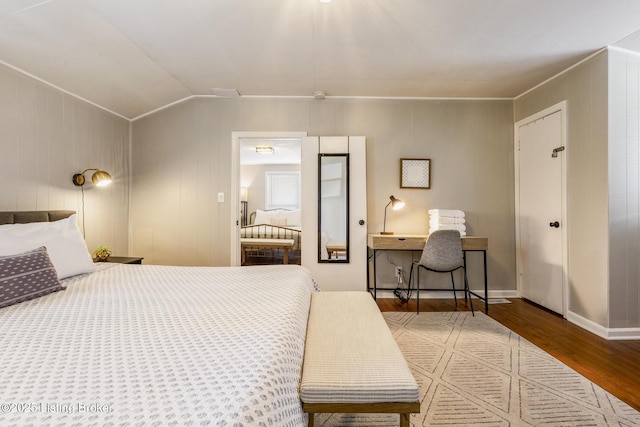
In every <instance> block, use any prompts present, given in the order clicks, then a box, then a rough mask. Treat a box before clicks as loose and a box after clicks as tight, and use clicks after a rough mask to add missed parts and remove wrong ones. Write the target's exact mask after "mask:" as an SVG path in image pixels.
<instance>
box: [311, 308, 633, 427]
mask: <svg viewBox="0 0 640 427" xmlns="http://www.w3.org/2000/svg"><path fill="white" fill-rule="evenodd" d="M384 317H385V319H386V321H387V324H388V325H389V327H390V328H391V331H392V332H393V334H394V336H395V338H396V341H397V342H398V344H399V345H400V348H401V349H402V351H403V353H404V355H405V358H406V359H407V362H408V364H409V367H410V368H411V370H412V371H413V375H414V377H415V378H416V381H417V382H418V384H419V386H420V399H421V409H422V410H421V412H420V414H414V415H412V417H411V425H412V426H448V427H451V426H540V425H545V426H638V425H640V412H637V411H635V410H634V409H633V408H631V407H630V406H628V405H627V404H625V403H624V402H622V401H620V400H619V399H617V398H616V397H614V396H613V395H611V394H609V393H607V392H606V391H604V390H603V389H602V388H600V387H599V386H597V385H595V384H593V383H592V382H590V381H589V380H587V379H586V378H584V377H583V376H582V375H580V374H578V373H577V372H575V371H573V370H572V369H571V368H569V367H568V366H566V365H565V364H563V363H562V362H560V361H559V360H557V359H555V358H554V357H552V356H550V355H549V354H547V353H545V352H544V351H542V350H541V349H540V348H538V347H536V346H535V345H533V344H531V343H530V342H528V341H527V340H525V339H524V338H522V337H520V336H519V335H517V334H516V333H514V332H512V331H511V330H509V329H507V328H506V327H504V326H502V325H501V324H500V323H498V322H496V321H495V320H493V319H491V318H490V317H488V316H486V315H485V314H483V313H480V312H476V316H475V317H472V316H471V313H469V312H448V313H421V314H419V315H416V314H415V313H395V312H394V313H384ZM316 425H317V426H325V427H329V426H331V427H336V426H363V427H364V426H367V427H378V426H397V425H398V416H397V415H389V414H387V415H384V414H380V415H351V414H346V415H345V414H319V415H316Z"/></svg>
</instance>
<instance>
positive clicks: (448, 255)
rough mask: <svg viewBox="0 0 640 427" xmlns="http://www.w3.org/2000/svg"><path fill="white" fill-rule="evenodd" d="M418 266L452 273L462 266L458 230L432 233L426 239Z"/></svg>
mask: <svg viewBox="0 0 640 427" xmlns="http://www.w3.org/2000/svg"><path fill="white" fill-rule="evenodd" d="M420 265H422V266H424V267H426V268H427V269H429V270H434V271H452V270H456V269H458V268H460V267H462V266H463V265H464V260H463V255H462V241H461V240H460V232H459V231H458V230H438V231H434V232H433V233H431V234H430V235H429V237H428V238H427V241H426V243H425V244H424V250H423V251H422V257H421V258H420Z"/></svg>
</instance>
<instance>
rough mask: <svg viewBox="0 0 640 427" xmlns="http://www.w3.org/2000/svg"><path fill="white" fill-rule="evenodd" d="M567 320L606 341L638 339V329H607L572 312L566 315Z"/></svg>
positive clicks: (639, 332)
mask: <svg viewBox="0 0 640 427" xmlns="http://www.w3.org/2000/svg"><path fill="white" fill-rule="evenodd" d="M567 320H568V321H569V322H571V323H573V324H575V325H578V326H580V327H581V328H583V329H586V330H587V331H589V332H592V333H594V334H596V335H597V336H599V337H601V338H604V339H606V340H637V339H640V328H607V327H605V326H602V325H600V324H598V323H596V322H594V321H592V320H589V319H587V318H585V317H582V316H580V315H579V314H576V313H574V312H572V311H569V312H568V313H567Z"/></svg>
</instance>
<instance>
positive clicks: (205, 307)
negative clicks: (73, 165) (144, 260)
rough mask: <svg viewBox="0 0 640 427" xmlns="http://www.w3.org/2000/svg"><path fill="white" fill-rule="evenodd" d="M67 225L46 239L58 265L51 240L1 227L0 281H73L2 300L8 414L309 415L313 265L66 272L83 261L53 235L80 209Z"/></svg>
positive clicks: (10, 418) (159, 419) (20, 421)
mask: <svg viewBox="0 0 640 427" xmlns="http://www.w3.org/2000/svg"><path fill="white" fill-rule="evenodd" d="M5 214H6V213H5ZM0 221H2V222H10V221H7V220H6V216H5V217H3V213H0ZM58 223H65V224H66V225H65V226H64V227H62V228H63V230H62V231H60V230H58V231H57V232H56V233H57V237H55V239H54V240H55V241H51V242H50V243H51V245H47V246H45V248H46V249H49V248H51V251H50V252H53V253H52V254H51V257H50V259H51V261H52V264H51V265H52V266H53V267H56V268H54V269H53V270H52V269H50V268H47V267H46V262H45V261H46V259H47V258H46V256H45V255H44V254H47V251H42V248H41V247H40V248H33V249H27V250H26V251H25V246H24V245H21V244H17V243H16V242H18V240H19V238H22V237H24V238H25V239H27V240H28V239H29V238H31V237H32V236H30V235H29V233H26V234H25V233H23V234H22V235H20V233H18V235H19V236H18V237H16V239H18V240H16V241H15V242H14V243H16V246H15V248H12V247H11V245H10V244H9V243H7V242H11V241H12V239H13V237H10V238H7V239H4V238H2V237H4V236H7V227H8V228H9V229H10V228H11V227H16V226H11V225H7V226H5V225H2V226H0V265H2V266H4V267H3V268H1V269H0V272H2V274H1V275H0V286H2V287H4V289H5V290H6V289H8V288H11V289H13V288H15V287H16V286H17V285H16V283H19V281H17V280H18V279H15V277H17V276H19V275H24V274H26V275H30V274H40V275H45V276H47V277H45V278H44V279H42V280H41V277H40V276H37V277H36V278H35V279H34V280H36V281H44V280H48V281H51V282H56V280H57V281H58V283H59V285H60V286H62V287H63V288H64V289H55V288H56V286H57V285H55V283H53V284H52V285H51V287H50V288H49V290H47V291H44V290H36V293H38V292H45V293H46V294H43V295H42V296H37V297H35V298H34V299H30V300H28V301H22V302H18V303H15V304H12V305H8V306H5V307H3V308H0V325H1V328H2V334H0V359H1V360H2V361H3V363H2V364H0V403H1V404H2V405H3V406H2V411H0V425H13V424H17V425H24V424H32V425H74V424H75V425H103V424H112V425H143V424H144V425H171V424H175V425H204V424H209V425H245V426H253V425H255V426H258V425H277V426H301V425H306V416H305V415H304V414H303V413H302V407H301V403H300V399H299V394H298V384H299V381H300V374H301V369H302V358H303V352H304V341H305V334H306V328H307V317H308V313H309V303H310V298H311V294H312V292H314V290H316V287H315V283H314V281H313V279H312V277H311V275H310V273H309V272H308V271H307V270H306V269H304V268H302V267H300V266H294V265H291V266H256V267H169V266H152V265H124V264H109V263H100V264H97V267H96V265H94V264H93V263H91V265H89V264H88V263H87V262H86V259H84V258H83V259H82V260H79V264H81V268H80V269H88V270H90V271H87V272H84V273H81V274H72V275H71V276H68V277H60V278H57V277H56V276H57V275H59V274H58V273H57V272H58V269H57V266H58V265H60V269H61V270H62V271H64V272H65V273H64V274H62V276H64V275H66V274H69V271H73V268H74V267H75V266H74V265H73V262H70V260H69V259H66V260H65V259H64V258H65V254H64V253H62V255H61V253H60V247H63V250H62V252H65V251H67V252H68V250H69V247H70V246H73V245H71V244H70V243H69V242H66V243H65V244H60V242H58V241H57V240H59V239H58V238H59V237H60V236H65V235H66V232H67V231H68V229H70V228H72V227H71V225H70V223H74V225H75V217H74V216H70V217H69V218H68V219H62V220H60V221H56V222H51V223H50V227H51V224H58ZM34 227H36V228H37V226H34ZM54 228H55V227H54ZM75 228H76V229H77V225H75ZM9 231H11V230H9ZM14 231H15V230H14ZM3 233H4V234H3ZM49 233H50V231H49ZM56 233H54V234H56ZM78 233H79V231H78ZM9 234H11V233H9ZM14 234H15V233H14ZM36 234H37V233H36ZM45 235H46V233H45ZM14 237H15V236H14ZM40 237H42V236H41V235H40ZM74 239H75V240H76V242H75V243H74V244H77V243H78V242H77V240H78V239H77V236H76V237H74ZM63 240H64V237H63ZM82 242H83V243H84V241H82ZM56 245H58V246H59V247H57V248H56ZM26 246H29V245H28V244H27V245H26ZM12 250H13V251H14V252H16V254H15V255H12V254H8V253H7V252H10V251H12ZM32 250H35V251H36V254H32V253H31V251H32ZM85 251H86V245H85ZM71 252H72V251H71ZM24 253H27V255H24ZM43 253H44V254H43ZM14 256H22V257H27V258H24V259H23V260H22V261H25V260H26V261H28V262H26V261H25V262H22V261H20V262H19V263H18V262H17V261H15V259H14V258H13V257H14ZM35 257H38V259H39V260H40V261H42V263H40V264H39V262H40V261H38V262H35V261H33V260H30V259H31V258H34V259H35ZM87 257H88V253H87ZM74 259H75V258H74ZM89 259H90V258H89ZM3 262H4V264H2V263H3ZM65 263H66V264H65ZM18 264H19V265H20V266H24V265H31V264H33V265H35V266H36V270H38V271H37V272H35V273H34V272H33V271H32V272H29V271H26V272H23V271H17V270H16V269H17V267H16V265H18ZM43 266H44V267H43ZM20 268H23V267H20ZM69 269H71V270H69ZM27 270H28V268H27ZM67 270H69V271H67ZM7 272H11V273H10V274H9V273H7ZM11 275H13V276H15V277H13V279H11V278H9V279H11V280H13V282H11V280H9V279H7V277H8V276H11ZM20 277H22V276H20ZM43 277H44V276H43ZM2 280H4V282H3V281H2ZM58 287H59V286H58ZM27 293H29V292H27ZM13 298H14V301H9V302H15V298H16V296H15V295H13ZM18 299H19V298H18ZM9 300H11V297H9Z"/></svg>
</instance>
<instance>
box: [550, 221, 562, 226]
mask: <svg viewBox="0 0 640 427" xmlns="http://www.w3.org/2000/svg"><path fill="white" fill-rule="evenodd" d="M549 227H553V228H560V223H559V222H558V221H555V222H550V223H549Z"/></svg>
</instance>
